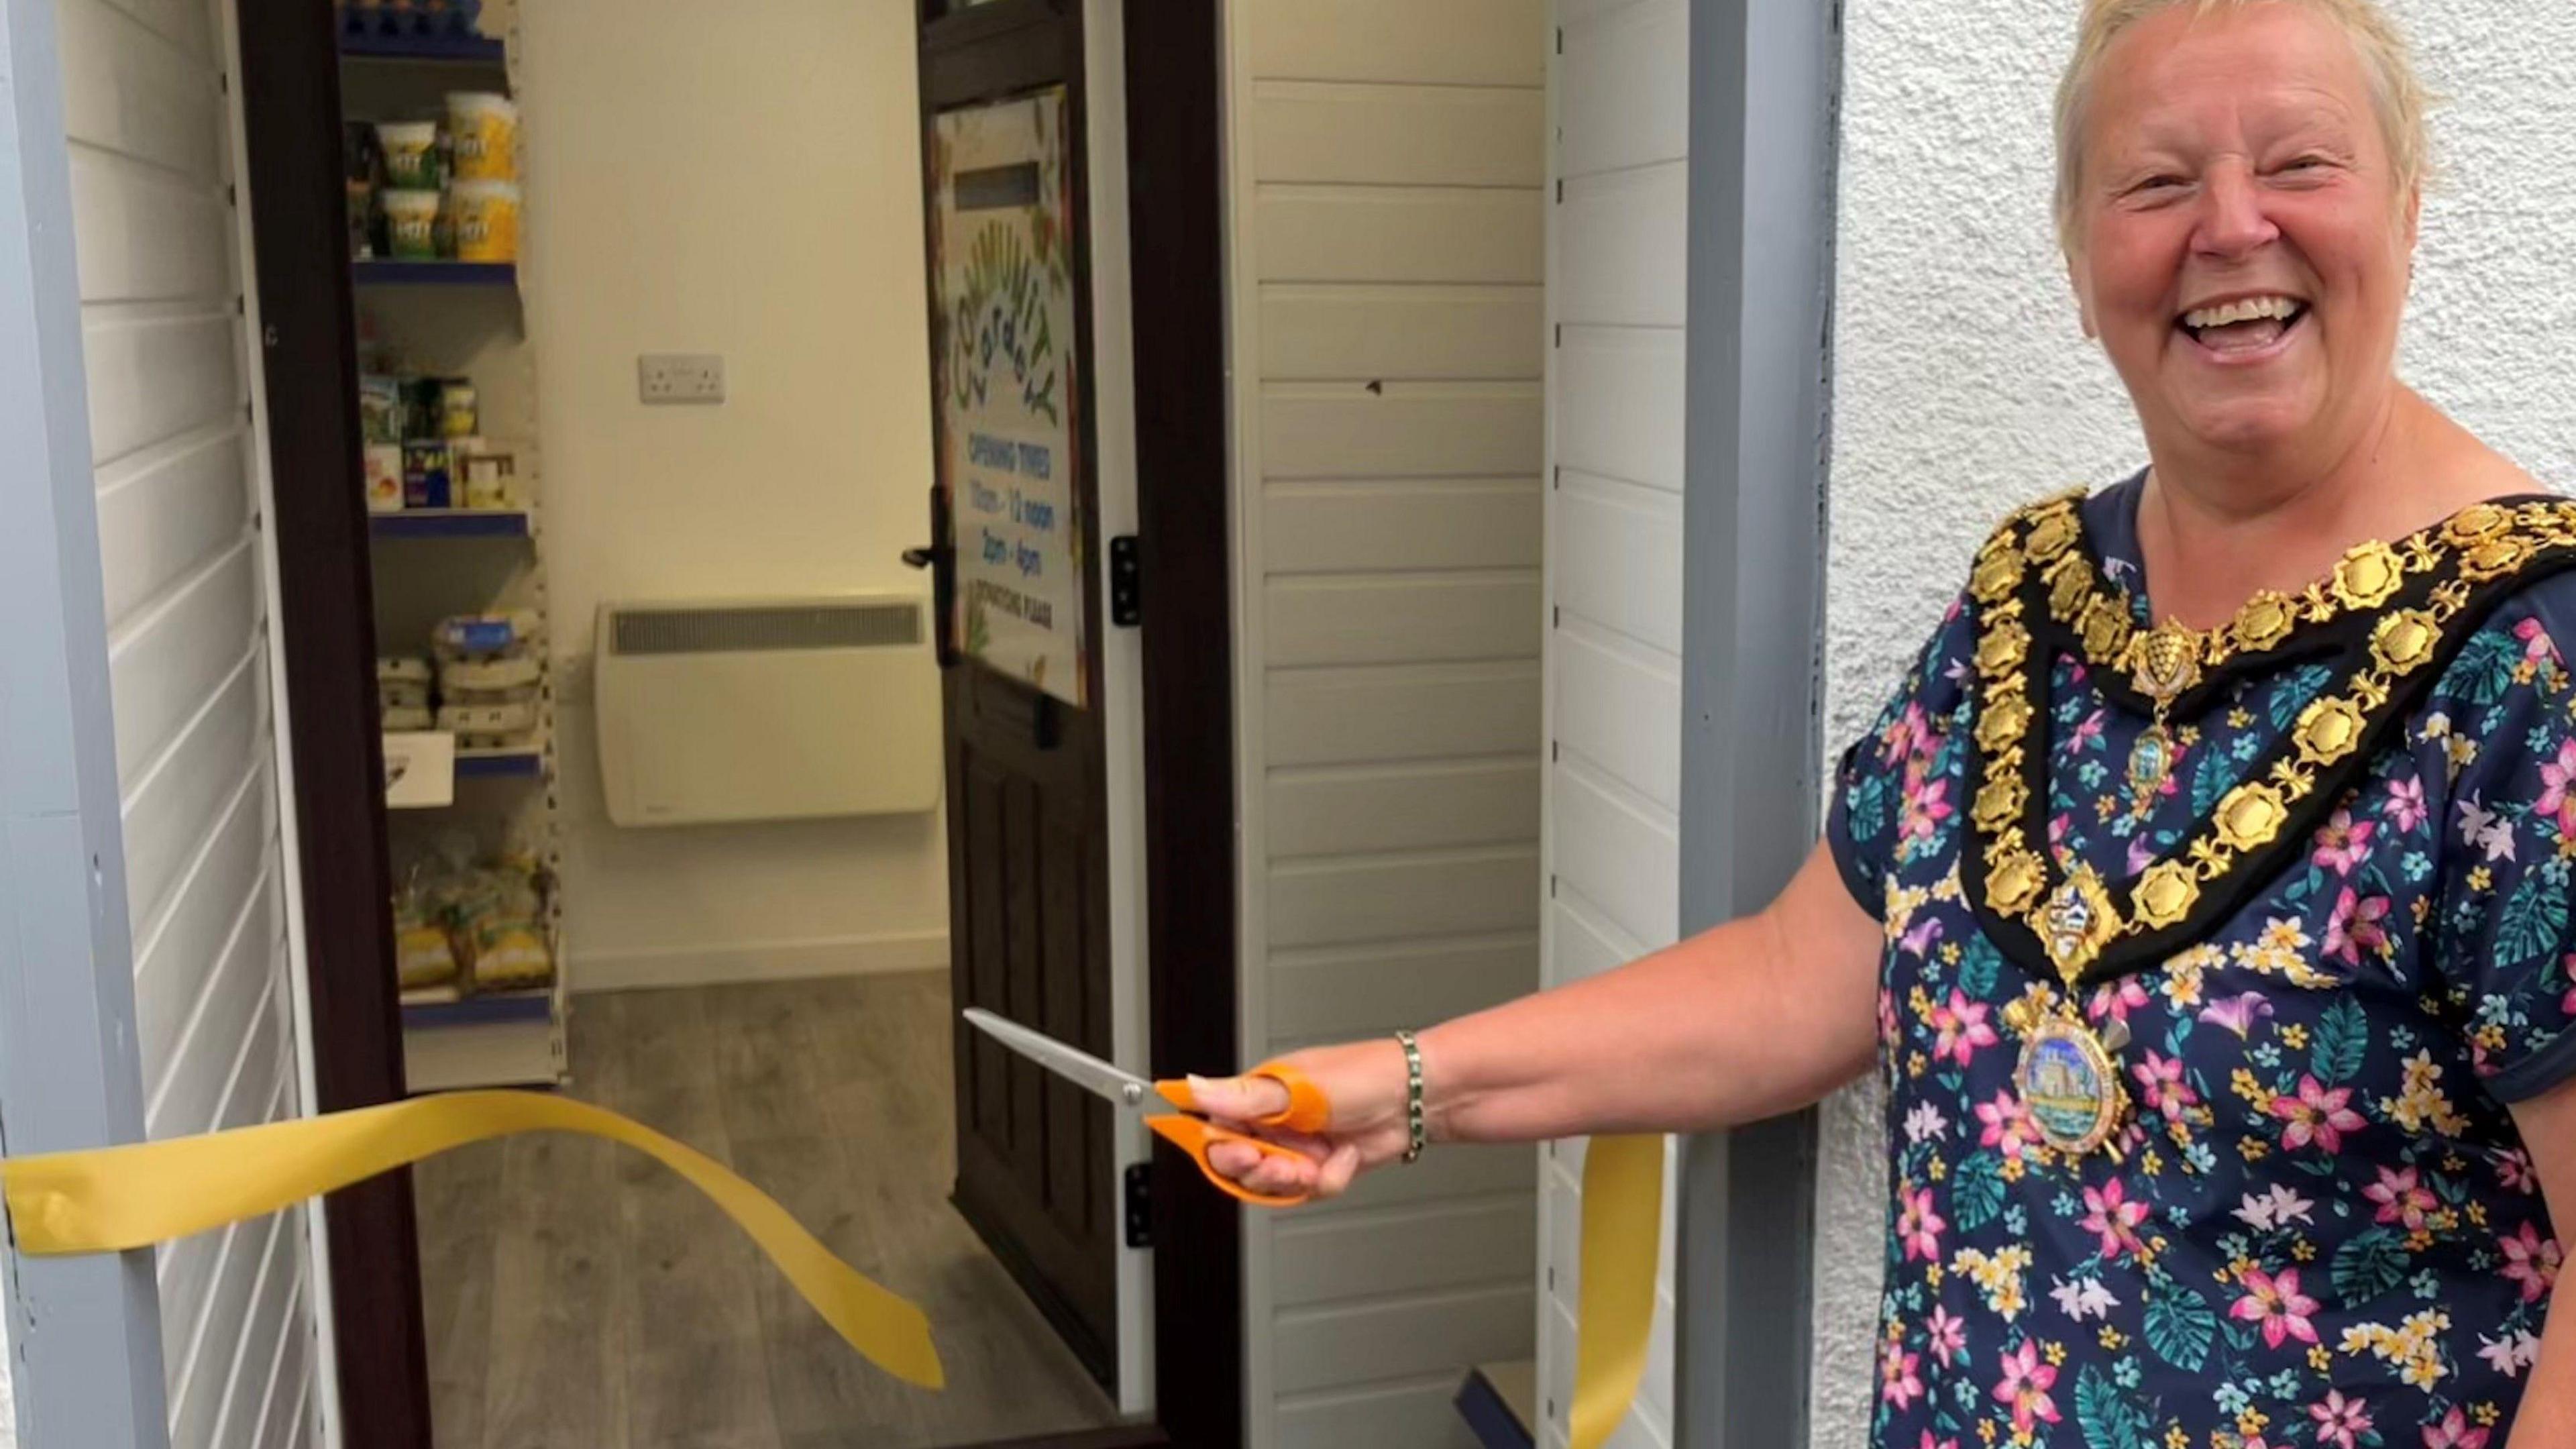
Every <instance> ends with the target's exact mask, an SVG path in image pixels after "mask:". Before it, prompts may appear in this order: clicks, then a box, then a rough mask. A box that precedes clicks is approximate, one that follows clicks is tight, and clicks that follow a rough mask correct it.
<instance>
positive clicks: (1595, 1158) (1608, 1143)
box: [1572, 1137, 1664, 1449]
mask: <svg viewBox="0 0 2576 1449" xmlns="http://www.w3.org/2000/svg"><path fill="white" fill-rule="evenodd" d="M1663 1231H1664V1139H1663V1138H1661V1137H1595V1138H1593V1139H1592V1145H1591V1147H1590V1148H1589V1149H1588V1150H1587V1151H1586V1152H1585V1153H1584V1155H1583V1266H1582V1269H1581V1272H1582V1278H1583V1283H1582V1289H1581V1292H1580V1293H1579V1295H1578V1301H1577V1303H1576V1307H1577V1309H1578V1310H1579V1314H1578V1316H1577V1318H1576V1319H1575V1322H1576V1324H1577V1325H1578V1327H1577V1330H1576V1338H1575V1344H1574V1409H1573V1428H1574V1436H1573V1441H1572V1444H1573V1449H1600V1446H1601V1445H1602V1443H1604V1442H1605V1441H1607V1440H1608V1439H1609V1437H1610V1431H1612V1430H1613V1429H1616V1428H1618V1427H1619V1421H1620V1420H1622V1419H1624V1418H1626V1417H1628V1406H1629V1405H1630V1404H1631V1403H1632V1402H1634V1401H1635V1399H1636V1397H1637V1385H1638V1384H1639V1383H1640V1382H1642V1381H1643V1380H1644V1379H1645V1377H1646V1347H1647V1343H1648V1341H1649V1340H1650V1339H1651V1338H1652V1337H1653V1335H1654V1331H1655V1258H1656V1255H1657V1251H1658V1249H1659V1247H1660V1245H1661V1243H1662V1240H1663Z"/></svg>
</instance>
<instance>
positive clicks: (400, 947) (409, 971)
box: [394, 870, 456, 991]
mask: <svg viewBox="0 0 2576 1449" xmlns="http://www.w3.org/2000/svg"><path fill="white" fill-rule="evenodd" d="M424 884H425V883H424V881H423V880H422V878H421V876H420V873H419V872H418V871H417V870H415V872H414V876H413V878H412V879H410V880H407V881H405V882H404V885H403V888H402V889H401V890H400V891H397V892H395V894H394V973H395V975H396V977H397V978H398V979H399V980H400V981H401V983H402V989H403V990H405V991H417V990H420V989H421V988H423V987H427V986H443V985H445V984H447V983H448V982H450V981H453V980H455V979H456V947H455V943H454V942H452V941H450V940H449V939H448V935H447V926H446V924H445V923H444V922H443V921H442V920H441V919H440V911H439V907H438V905H437V903H436V902H434V901H433V900H431V899H430V898H429V892H428V891H427V890H426V889H425V888H424Z"/></svg>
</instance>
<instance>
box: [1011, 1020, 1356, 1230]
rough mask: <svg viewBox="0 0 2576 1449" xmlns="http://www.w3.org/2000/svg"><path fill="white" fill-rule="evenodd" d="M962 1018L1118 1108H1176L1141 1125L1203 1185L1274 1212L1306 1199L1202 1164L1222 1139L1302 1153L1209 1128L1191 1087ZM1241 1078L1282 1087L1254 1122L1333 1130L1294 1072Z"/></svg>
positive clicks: (1325, 1107)
mask: <svg viewBox="0 0 2576 1449" xmlns="http://www.w3.org/2000/svg"><path fill="white" fill-rule="evenodd" d="M965 1016H966V1020H967V1023H968V1024H969V1025H971V1026H973V1027H974V1028H975V1029H976V1030H977V1031H980V1032H982V1033H984V1034H985V1035H986V1036H989V1037H991V1038H992V1039H993V1040H995V1041H998V1042H1000V1043H1001V1044H1002V1045H1004V1046H1006V1047H1009V1048H1010V1049H1011V1050H1013V1051H1015V1052H1018V1053H1019V1054H1020V1055H1022V1056H1024V1057H1027V1058H1028V1059H1029V1060H1030V1061H1033V1062H1035V1063H1037V1064H1038V1065H1039V1066H1042V1067H1044V1068H1046V1069H1047V1070H1048V1071H1050V1072H1053V1073H1055V1074H1056V1075H1057V1076H1059V1077H1062V1078H1064V1079H1065V1080H1066V1081H1068V1082H1071V1083H1073V1084H1074V1085H1076V1086H1078V1087H1084V1088H1087V1089H1089V1090H1091V1091H1094V1092H1097V1093H1099V1094H1100V1095H1101V1096H1104V1097H1107V1098H1108V1099H1109V1100H1110V1101H1112V1102H1115V1103H1117V1104H1118V1105H1119V1106H1121V1107H1126V1108H1128V1109H1130V1110H1138V1111H1142V1110H1147V1109H1150V1108H1151V1107H1152V1106H1153V1105H1155V1104H1156V1103H1157V1102H1160V1103H1163V1104H1167V1105H1170V1106H1172V1107H1176V1108H1179V1109H1180V1110H1179V1111H1177V1112H1170V1113H1153V1114H1152V1115H1149V1116H1147V1117H1146V1118H1145V1125H1146V1126H1147V1127H1149V1128H1151V1129H1153V1132H1154V1135H1155V1136H1157V1137H1160V1138H1162V1139H1163V1140H1164V1141H1166V1142H1169V1143H1171V1144H1172V1145H1173V1146H1175V1147H1178V1148H1179V1149H1181V1150H1182V1151H1183V1152H1186V1153H1188V1154H1189V1155H1190V1157H1191V1159H1192V1160H1193V1161H1195V1162H1197V1163H1198V1165H1199V1171H1201V1172H1203V1173H1205V1174H1207V1180H1208V1181H1210V1182H1212V1183H1215V1184H1216V1185H1217V1186H1218V1187H1220V1188H1223V1189H1224V1190H1225V1191H1226V1192H1228V1193H1230V1194H1232V1195H1233V1196H1235V1197H1238V1198H1240V1199H1242V1200H1243V1201H1245V1202H1248V1203H1252V1204H1255V1205H1256V1206H1260V1207H1272V1208H1284V1207H1295V1206H1297V1205H1298V1204H1299V1203H1302V1202H1304V1201H1305V1200H1306V1194H1304V1193H1302V1192H1301V1193H1298V1194H1296V1195H1294V1196H1292V1197H1274V1196H1270V1195H1268V1194H1264V1193H1258V1192H1254V1191H1252V1190H1251V1189H1250V1188H1247V1187H1245V1186H1244V1185H1243V1184H1242V1183H1239V1182H1237V1181H1235V1180H1234V1179H1233V1178H1230V1177H1228V1176H1226V1175H1225V1174H1223V1173H1221V1172H1219V1171H1217V1170H1216V1168H1215V1167H1214V1166H1213V1165H1211V1164H1210V1163H1209V1162H1208V1149H1209V1148H1210V1147H1213V1146H1215V1145H1216V1144H1217V1143H1220V1142H1241V1143H1244V1144H1246V1145H1248V1146H1249V1147H1251V1148H1252V1149H1253V1150H1254V1151H1256V1152H1258V1153H1260V1154H1261V1155H1262V1156H1264V1157H1289V1158H1298V1157H1303V1155H1304V1154H1302V1153H1299V1152H1296V1151H1294V1150H1292V1149H1290V1148H1286V1147H1282V1146H1280V1145H1279V1144H1278V1143H1275V1142H1264V1141H1262V1140H1261V1139H1260V1138H1258V1137H1252V1136H1248V1135H1246V1134H1244V1133H1241V1132H1236V1131H1232V1130H1230V1129H1227V1128H1224V1127H1218V1126H1215V1125H1213V1124H1211V1123H1210V1122H1209V1121H1208V1120H1207V1119H1206V1118H1205V1117H1202V1116H1199V1115H1197V1113H1198V1101H1197V1098H1196V1097H1195V1096H1194V1095H1193V1094H1192V1093H1191V1091H1190V1084H1189V1083H1187V1082H1185V1081H1168V1082H1155V1081H1148V1080H1146V1079H1145V1078H1143V1077H1140V1076H1137V1075H1135V1074H1134V1073H1132V1072H1122V1071H1120V1070H1119V1069H1118V1068H1116V1067H1113V1066H1111V1065H1110V1064H1109V1063H1107V1062H1104V1061H1102V1060H1101V1059H1100V1058H1098V1057H1095V1056H1093V1055H1091V1054H1090V1053H1089V1052H1084V1051H1078V1050H1076V1049H1074V1048H1072V1047H1069V1046H1066V1045H1065V1044H1064V1043H1063V1042H1060V1041H1057V1040H1056V1039H1055V1038H1054V1037H1051V1036H1047V1035H1045V1034H1043V1033H1040V1032H1034V1031H1031V1030H1029V1029H1028V1028H1027V1027H1025V1026H1022V1025H1020V1024H1019V1023H1017V1022H1014V1021H1005V1020H1003V1019H1002V1018H1001V1017H998V1016H995V1015H994V1014H993V1013H991V1012H989V1011H986V1010H984V1009H983V1008H982V1007H979V1006H970V1007H968V1008H966V1011H965ZM1244 1075H1246V1076H1252V1077H1268V1078H1269V1079H1270V1080H1272V1081H1274V1082H1277V1083H1278V1084H1279V1085H1280V1086H1282V1087H1285V1088H1287V1089H1288V1106H1287V1108H1286V1109H1285V1110H1283V1111H1280V1112H1275V1113H1273V1114H1271V1115H1270V1116H1267V1117H1263V1118H1261V1119H1260V1120H1259V1121H1258V1123H1257V1124H1256V1125H1258V1126H1262V1127H1278V1128H1284V1129H1285V1130H1287V1131H1290V1132H1304V1133H1310V1134H1311V1133H1318V1132H1322V1131H1323V1130H1324V1129H1325V1128H1327V1127H1330V1126H1331V1125H1332V1123H1333V1105H1332V1103H1331V1102H1330V1101H1329V1100H1327V1099H1326V1098H1325V1096H1324V1091H1323V1088H1321V1087H1318V1086H1316V1085H1315V1084H1314V1082H1312V1081H1311V1080H1309V1079H1308V1078H1307V1076H1306V1074H1305V1073H1303V1072H1301V1071H1298V1070H1297V1069H1296V1068H1295V1067H1290V1066H1282V1065H1281V1064H1279V1063H1277V1062H1270V1063H1267V1064H1265V1065H1262V1066H1258V1067H1255V1068H1253V1069H1252V1070H1251V1071H1249V1072H1247V1073H1245V1074H1244Z"/></svg>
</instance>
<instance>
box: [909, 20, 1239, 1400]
mask: <svg viewBox="0 0 2576 1449" xmlns="http://www.w3.org/2000/svg"><path fill="white" fill-rule="evenodd" d="M919 13H920V16H921V26H922V29H921V116H922V130H923V136H924V138H925V143H926V140H927V138H928V136H929V135H930V132H931V127H932V125H933V117H934V116H935V115H936V113H937V112H938V111H939V110H942V109H945V108H948V107H951V106H955V105H960V104H966V103H971V102H973V101H977V100H985V99H998V98H1001V97H1005V96H1009V95H1012V94H1014V93H1018V92H1024V91H1028V90H1032V89H1036V88H1039V87H1043V86H1048V85H1054V84H1065V85H1067V86H1068V88H1069V90H1070V93H1071V94H1070V98H1069V102H1070V103H1069V107H1068V114H1069V116H1070V117H1071V118H1072V124H1073V129H1075V130H1076V132H1077V133H1079V134H1085V135H1087V134H1088V133H1089V126H1088V119H1087V117H1088V111H1087V107H1088V103H1089V96H1088V93H1087V88H1086V87H1085V86H1084V85H1083V83H1082V69H1083V63H1084V44H1083V29H1082V27H1083V6H1082V0H994V3H988V4H981V5H975V6H972V7H971V8H970V7H965V6H958V5H954V4H952V3H950V0H920V9H919ZM1122 24H1123V25H1124V27H1125V31H1126V43H1125V46H1124V49H1125V52H1126V88H1127V114H1126V123H1127V166H1128V175H1127V187H1128V215H1127V223H1128V247H1129V272H1130V275H1131V276H1132V277H1134V278H1136V279H1139V285H1137V286H1136V287H1134V288H1133V289H1132V290H1133V294H1134V295H1135V296H1136V297H1138V298H1140V299H1142V298H1146V297H1150V298H1151V299H1152V302H1153V305H1151V306H1145V305H1138V306H1136V307H1135V308H1134V315H1133V327H1134V373H1135V376H1134V387H1133V396H1134V397H1135V398H1137V399H1138V404H1137V406H1138V412H1139V417H1138V427H1137V429H1136V468H1137V517H1138V526H1137V535H1138V539H1137V552H1138V556H1139V559H1140V562H1141V565H1142V570H1141V571H1142V573H1143V576H1144V578H1145V579H1146V580H1147V582H1146V584H1145V588H1146V590H1147V591H1148V597H1149V598H1150V601H1151V602H1150V603H1149V605H1148V607H1147V610H1146V620H1147V622H1146V624H1145V626H1144V634H1143V638H1142V644H1143V654H1144V680H1143V685H1144V706H1143V714H1144V719H1143V724H1144V734H1145V770H1144V775H1145V867H1146V879H1147V882H1148V887H1147V907H1146V922H1145V927H1146V929H1145V941H1146V959H1147V960H1148V961H1149V962H1151V963H1154V965H1153V966H1152V968H1151V969H1150V970H1149V973H1148V976H1149V980H1148V983H1147V1001H1148V1007H1149V1011H1150V1014H1151V1025H1150V1027H1149V1029H1148V1051H1149V1054H1150V1057H1151V1063H1152V1069H1153V1071H1154V1072H1155V1073H1156V1074H1157V1075H1177V1074H1179V1073H1182V1072H1187V1071H1193V1070H1197V1071H1204V1070H1206V1069H1207V1064H1208V1063H1211V1062H1214V1063H1219V1064H1231V1063H1233V1062H1234V1061H1236V1060H1237V1052H1238V1043H1237V1034H1236V1030H1235V1000H1236V980H1235V970H1234V962H1235V929H1236V923H1235V900H1234V896H1235V888H1236V881H1235V852H1234V803H1233V802H1234V759H1233V754H1232V740H1233V738H1234V708H1233V699H1234V645H1233V614H1234V611H1233V604H1232V597H1233V596H1232V588H1233V583H1232V574H1231V571H1230V569H1229V567H1228V549H1229V548H1230V546H1231V543H1230V534H1229V522H1228V514H1227V508H1226V489H1225V487H1224V486H1223V485H1224V480H1225V478H1226V476H1227V468H1228V466H1229V459H1228V454H1227V450H1226V438H1227V409H1228V406H1229V403H1228V399H1227V394H1226V389H1225V377H1226V349H1225V304H1226V286H1225V284H1226V270H1225V250H1224V248H1225V234H1224V226H1223V218H1224V180H1223V178H1224V170H1223V154H1222V138H1223V135H1224V130H1223V120H1224V117H1223V112H1222V109H1221V108H1222V105H1223V95H1222V91H1221V89H1220V84H1219V78H1220V76H1221V75H1222V63H1221V62H1222V56H1223V52H1222V50H1221V49H1220V30H1219V25H1218V20H1217V7H1216V6H1214V5H1209V4H1188V5H1170V4H1157V3H1154V0H1123V11H1122ZM927 156H928V153H927V151H926V150H925V152H924V157H925V164H926V163H927ZM1073 164H1074V166H1075V168H1076V170H1075V174H1076V177H1077V183H1076V194H1077V197H1078V200H1079V204H1080V205H1081V206H1082V207H1084V208H1085V210H1086V211H1087V210H1088V208H1089V206H1090V203H1091V196H1092V192H1091V188H1090V186H1089V178H1088V177H1087V175H1085V174H1084V171H1085V166H1084V160H1083V156H1082V152H1081V149H1080V148H1078V147H1077V148H1076V149H1075V154H1074V162H1073ZM1144 279H1150V285H1145V284H1144ZM1076 285H1077V287H1079V288H1081V289H1082V290H1083V291H1084V292H1085V294H1086V296H1085V300H1084V307H1083V309H1082V313H1081V315H1082V316H1083V317H1084V318H1085V319H1086V321H1085V324H1084V326H1083V328H1082V344H1083V349H1084V353H1085V355H1088V353H1089V348H1090V336H1091V330H1090V327H1089V325H1088V320H1087V319H1088V316H1089V299H1088V291H1089V285H1090V272H1089V259H1088V252H1087V249H1086V252H1085V254H1084V256H1083V257H1082V260H1081V263H1080V266H1079V268H1078V271H1077V281H1076ZM925 300H926V299H925ZM1084 396H1085V399H1086V402H1085V408H1084V412H1085V423H1084V431H1085V447H1084V456H1086V457H1088V458H1097V457H1098V456H1099V454H1098V450H1097V449H1096V448H1095V447H1092V446H1090V438H1089V434H1090V431H1091V429H1090V424H1089V412H1090V405H1091V401H1092V400H1095V399H1096V398H1097V397H1098V396H1099V389H1097V388H1092V389H1087V390H1086V391H1085V394H1084ZM1146 399H1152V400H1153V403H1152V410H1151V412H1150V413H1148V412H1147V411H1146V405H1145V402H1144V400H1146ZM933 542H934V544H935V545H945V544H947V543H948V542H949V540H946V539H937V540H933ZM1093 617H1094V618H1095V619H1098V618H1101V617H1102V616H1101V615H1100V613H1099V611H1098V609H1097V608H1096V607H1095V608H1094V610H1093ZM1197 963H1208V965H1207V966H1205V967H1203V968H1200V969H1192V967H1193V966H1196V964H1197ZM1150 1198H1151V1205H1152V1231H1153V1240H1154V1244H1155V1258H1154V1324H1155V1327H1154V1363H1155V1385H1156V1395H1155V1398H1156V1419H1157V1424H1156V1426H1155V1428H1154V1429H1150V1430H1146V1431H1143V1437H1141V1438H1135V1439H1132V1440H1129V1439H1124V1438H1122V1439H1120V1440H1119V1441H1118V1442H1120V1443H1128V1442H1133V1443H1137V1444H1142V1445H1150V1444H1157V1443H1169V1444H1175V1445H1182V1446H1187V1449H1236V1446H1239V1445H1241V1444H1242V1442H1243V1437H1244V1387H1243V1379H1244V1375H1243V1283H1242V1273H1241V1270H1240V1267H1239V1265H1240V1263H1241V1262H1242V1220H1241V1213H1240V1209H1238V1208H1237V1207H1236V1206H1235V1204H1234V1202H1233V1200H1232V1199H1230V1198H1226V1197H1224V1196H1222V1195H1221V1194H1217V1193H1214V1192H1210V1191H1209V1190H1208V1189H1207V1186H1206V1184H1205V1183H1203V1182H1201V1181H1200V1180H1199V1175H1198V1170H1197V1168H1196V1167H1195V1166H1194V1165H1192V1164H1191V1163H1190V1162H1189V1160H1188V1159H1187V1158H1185V1157H1183V1156H1181V1155H1180V1154H1178V1153H1176V1152H1174V1151H1173V1150H1172V1149H1170V1148H1169V1147H1168V1146H1165V1145H1163V1144H1161V1143H1160V1142H1158V1143H1157V1144H1156V1147H1155V1155H1154V1159H1153V1164H1152V1168H1151V1186H1150ZM1212 1264H1213V1265H1223V1271H1214V1272H1211V1271H1206V1270H1205V1269H1206V1265H1212ZM1193 1265H1198V1266H1197V1269H1196V1270H1195V1271H1194V1270H1193ZM1157 1434H1159V1435H1160V1436H1161V1437H1156V1436H1157ZM1069 1442H1088V1441H1069Z"/></svg>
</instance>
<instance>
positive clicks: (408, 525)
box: [367, 508, 536, 538]
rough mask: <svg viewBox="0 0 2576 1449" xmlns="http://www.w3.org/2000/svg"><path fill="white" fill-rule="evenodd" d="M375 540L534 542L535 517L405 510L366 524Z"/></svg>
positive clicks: (512, 512)
mask: <svg viewBox="0 0 2576 1449" xmlns="http://www.w3.org/2000/svg"><path fill="white" fill-rule="evenodd" d="M367 531H368V532H369V533H372V534H374V535H375V536H376V537H378V538H533V537H535V536H536V517H535V515H534V514H531V513H530V512H529V511H528V510H526V509H524V508H508V509H500V508H407V509H405V510H403V511H402V512H400V513H379V514H376V515H374V516H373V517H371V518H369V519H368V520H367Z"/></svg>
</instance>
